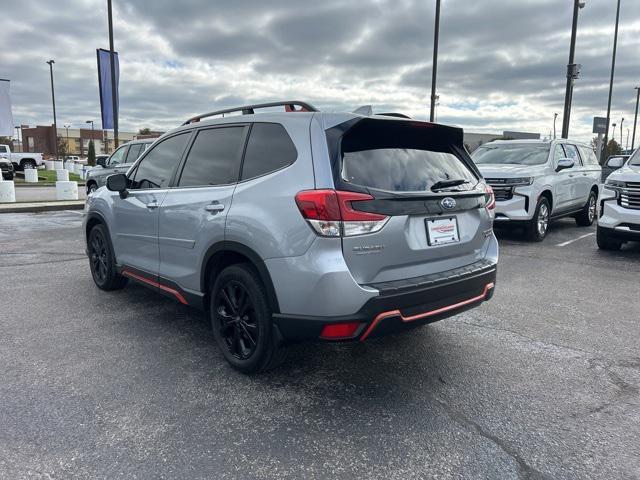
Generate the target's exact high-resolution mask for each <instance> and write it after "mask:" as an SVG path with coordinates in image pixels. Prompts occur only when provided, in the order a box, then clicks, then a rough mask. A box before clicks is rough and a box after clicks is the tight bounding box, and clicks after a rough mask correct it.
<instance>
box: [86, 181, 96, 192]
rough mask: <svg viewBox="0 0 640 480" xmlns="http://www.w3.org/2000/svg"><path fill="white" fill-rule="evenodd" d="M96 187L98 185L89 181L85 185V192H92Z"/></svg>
mask: <svg viewBox="0 0 640 480" xmlns="http://www.w3.org/2000/svg"><path fill="white" fill-rule="evenodd" d="M97 189H98V185H97V184H96V183H94V182H91V183H90V184H89V185H87V194H89V193H93V192H95V191H96V190H97Z"/></svg>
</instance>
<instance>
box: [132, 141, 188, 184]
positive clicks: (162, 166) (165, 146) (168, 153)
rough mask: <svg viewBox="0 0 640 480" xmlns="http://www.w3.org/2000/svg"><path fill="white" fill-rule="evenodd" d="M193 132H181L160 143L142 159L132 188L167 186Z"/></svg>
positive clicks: (134, 176) (134, 174)
mask: <svg viewBox="0 0 640 480" xmlns="http://www.w3.org/2000/svg"><path fill="white" fill-rule="evenodd" d="M190 135H191V132H185V133H181V134H180V135H176V136H174V137H170V138H167V139H166V140H164V141H163V142H160V143H158V144H157V145H156V146H155V147H154V148H153V150H150V151H149V153H148V154H147V155H146V156H145V157H144V158H143V159H142V160H141V161H140V163H139V164H138V167H137V168H136V171H135V172H134V173H133V178H132V180H131V188H133V189H136V188H165V187H167V186H168V185H169V181H170V180H171V175H173V170H174V169H175V167H176V166H177V165H178V163H179V162H180V159H181V158H182V154H183V153H184V149H185V148H186V146H187V142H188V140H189V136H190Z"/></svg>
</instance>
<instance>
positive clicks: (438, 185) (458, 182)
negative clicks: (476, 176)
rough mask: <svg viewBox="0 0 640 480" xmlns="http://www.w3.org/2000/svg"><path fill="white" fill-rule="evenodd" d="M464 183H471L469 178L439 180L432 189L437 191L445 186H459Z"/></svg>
mask: <svg viewBox="0 0 640 480" xmlns="http://www.w3.org/2000/svg"><path fill="white" fill-rule="evenodd" d="M464 183H469V180H439V181H437V182H436V183H434V184H433V185H432V186H431V191H432V192H437V191H438V190H442V189H443V188H449V187H457V186H458V185H462V184H464Z"/></svg>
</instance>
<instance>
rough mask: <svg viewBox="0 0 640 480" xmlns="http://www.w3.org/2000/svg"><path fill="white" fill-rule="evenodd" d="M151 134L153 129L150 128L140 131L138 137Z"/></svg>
mask: <svg viewBox="0 0 640 480" xmlns="http://www.w3.org/2000/svg"><path fill="white" fill-rule="evenodd" d="M149 134H151V129H150V128H148V127H145V128H141V129H140V130H138V135H149Z"/></svg>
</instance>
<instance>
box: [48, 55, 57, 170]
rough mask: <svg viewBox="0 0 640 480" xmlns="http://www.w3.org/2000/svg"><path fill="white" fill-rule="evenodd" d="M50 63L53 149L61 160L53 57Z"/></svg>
mask: <svg viewBox="0 0 640 480" xmlns="http://www.w3.org/2000/svg"><path fill="white" fill-rule="evenodd" d="M47 63H48V64H49V73H50V74H51V103H52V104H53V151H54V153H55V154H56V160H57V161H60V157H58V123H57V121H56V94H55V91H54V89H53V64H54V63H56V62H55V61H54V60H53V59H52V60H49V61H47Z"/></svg>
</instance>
